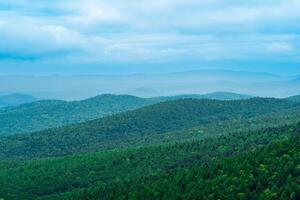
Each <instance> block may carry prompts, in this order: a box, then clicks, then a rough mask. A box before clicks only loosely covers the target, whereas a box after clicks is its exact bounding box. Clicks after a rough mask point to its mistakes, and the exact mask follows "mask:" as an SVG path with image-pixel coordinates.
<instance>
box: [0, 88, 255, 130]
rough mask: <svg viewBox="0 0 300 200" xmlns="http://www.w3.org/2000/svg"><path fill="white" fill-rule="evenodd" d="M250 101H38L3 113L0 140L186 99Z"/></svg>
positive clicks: (123, 97) (231, 96)
mask: <svg viewBox="0 0 300 200" xmlns="http://www.w3.org/2000/svg"><path fill="white" fill-rule="evenodd" d="M249 97H250V96H248V95H241V94H234V93H213V94H207V95H182V96H175V97H172V96H170V97H157V98H150V99H143V98H139V97H134V96H129V95H108V94H107V95H100V96H97V97H94V98H90V99H87V100H83V101H73V102H66V101H57V100H45V101H38V102H34V103H30V104H25V105H20V106H17V107H10V108H7V109H2V110H0V136H1V135H12V134H18V133H24V132H34V131H40V130H43V129H47V128H55V127H60V126H64V125H69V124H76V123H80V122H85V121H89V120H93V119H97V118H101V117H105V116H108V115H112V114H116V113H119V112H125V111H128V110H134V109H137V108H141V107H144V106H147V105H151V104H155V103H159V102H162V101H168V100H178V99H187V98H193V99H203V98H209V99H220V100H233V99H245V98H249Z"/></svg>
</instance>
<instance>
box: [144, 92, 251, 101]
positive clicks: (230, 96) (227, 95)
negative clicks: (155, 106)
mask: <svg viewBox="0 0 300 200" xmlns="http://www.w3.org/2000/svg"><path fill="white" fill-rule="evenodd" d="M249 98H252V96H250V95H247V94H236V93H231V92H213V93H208V94H202V95H197V94H194V95H177V96H163V97H153V98H149V100H152V101H157V102H159V101H170V100H179V99H215V100H241V99H249Z"/></svg>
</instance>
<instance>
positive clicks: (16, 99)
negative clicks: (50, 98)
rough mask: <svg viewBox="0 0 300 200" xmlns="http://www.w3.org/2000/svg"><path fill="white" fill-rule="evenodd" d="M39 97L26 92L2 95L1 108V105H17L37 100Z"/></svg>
mask: <svg viewBox="0 0 300 200" xmlns="http://www.w3.org/2000/svg"><path fill="white" fill-rule="evenodd" d="M37 100H38V99H37V98H35V97H33V96H31V95H26V94H18V93H16V94H11V95H5V96H0V108H1V107H8V106H17V105H20V104H24V103H31V102H35V101H37Z"/></svg>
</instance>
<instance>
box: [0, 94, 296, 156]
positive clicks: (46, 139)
mask: <svg viewBox="0 0 300 200" xmlns="http://www.w3.org/2000/svg"><path fill="white" fill-rule="evenodd" d="M297 106H298V104H295V103H293V102H290V101H285V100H279V99H267V98H253V99H249V100H238V101H218V100H193V99H186V100H178V101H169V102H163V103H158V104H155V105H151V106H147V107H144V108H140V109H138V110H134V111H128V112H125V113H120V114H117V115H114V116H110V117H105V118H102V119H98V120H94V121H89V122H86V123H81V124H76V125H71V126H66V127H62V128H55V129H49V130H45V131H42V132H37V133H30V134H21V135H16V136H9V137H3V138H1V139H0V158H1V159H8V158H37V157H48V156H62V155H69V154H74V153H83V152H91V151H99V150H109V149H115V148H126V147H129V146H133V145H136V144H139V142H140V141H141V140H145V138H147V140H146V141H143V142H144V143H151V138H152V136H153V137H155V136H157V135H160V134H161V135H163V134H165V133H166V132H170V131H178V130H183V129H186V128H191V127H197V126H200V125H207V124H218V123H220V122H224V121H228V120H233V119H235V120H241V119H248V118H251V117H255V116H259V115H262V114H266V113H270V112H273V111H280V110H285V109H293V108H296V107H297ZM149 136H150V137H149Z"/></svg>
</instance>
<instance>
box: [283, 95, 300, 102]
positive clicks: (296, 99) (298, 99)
mask: <svg viewBox="0 0 300 200" xmlns="http://www.w3.org/2000/svg"><path fill="white" fill-rule="evenodd" d="M285 99H286V100H289V101H294V102H298V103H299V102H300V95H296V96H291V97H287V98H285Z"/></svg>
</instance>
